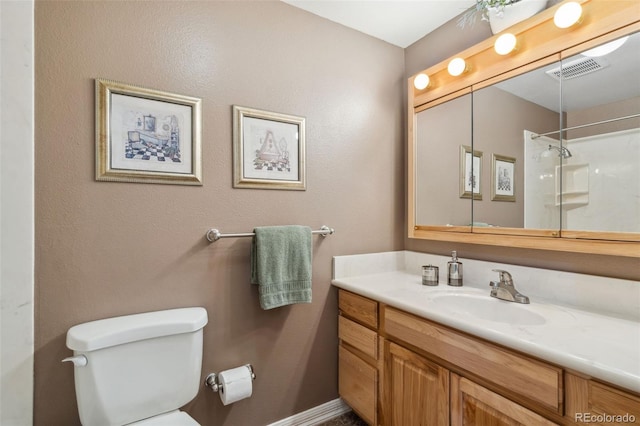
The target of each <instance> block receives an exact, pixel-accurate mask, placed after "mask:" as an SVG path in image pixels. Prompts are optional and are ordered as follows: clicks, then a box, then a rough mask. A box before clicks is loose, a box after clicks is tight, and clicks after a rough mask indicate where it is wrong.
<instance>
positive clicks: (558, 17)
mask: <svg viewBox="0 0 640 426" xmlns="http://www.w3.org/2000/svg"><path fill="white" fill-rule="evenodd" d="M580 17H582V6H581V5H580V3H576V2H575V1H572V2H569V3H565V4H563V5H562V6H560V8H558V10H556V13H555V15H553V23H554V24H556V27H558V28H569V27H570V26H572V25H573V24H575V23H576V22H578V21H579V20H580Z"/></svg>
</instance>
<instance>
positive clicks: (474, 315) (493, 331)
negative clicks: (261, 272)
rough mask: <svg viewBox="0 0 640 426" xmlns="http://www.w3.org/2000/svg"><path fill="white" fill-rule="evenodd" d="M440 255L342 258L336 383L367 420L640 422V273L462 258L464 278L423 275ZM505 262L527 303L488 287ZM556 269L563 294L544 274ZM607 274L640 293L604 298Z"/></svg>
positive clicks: (613, 283)
mask: <svg viewBox="0 0 640 426" xmlns="http://www.w3.org/2000/svg"><path fill="white" fill-rule="evenodd" d="M442 262H446V258H445V257H442V256H434V255H428V254H422V253H413V252H392V253H380V254H372V255H360V256H342V257H336V258H334V280H333V284H334V285H335V286H337V287H339V288H340V289H339V309H340V316H339V320H338V324H339V329H338V334H339V338H340V345H339V393H340V396H341V397H342V398H343V399H344V401H345V402H347V404H349V405H350V406H351V407H352V408H353V409H354V411H356V412H357V413H358V414H359V415H360V416H361V417H362V418H363V419H364V420H365V421H367V422H368V423H369V424H372V425H403V426H404V425H411V424H423V425H447V424H451V425H462V424H474V425H487V424H514V425H515V424H525V425H552V424H560V425H572V424H581V423H591V424H611V423H615V422H616V421H618V422H619V423H623V422H624V423H626V424H640V318H638V316H639V315H640V313H638V312H637V309H638V308H637V306H635V307H634V303H635V304H636V305H637V300H638V297H640V290H639V288H640V283H637V282H633V281H625V280H611V279H607V278H602V277H590V276H585V275H580V274H571V273H561V272H557V271H546V270H540V269H535V268H524V267H518V266H514V265H498V264H493V263H489V262H481V261H464V263H465V268H466V277H465V280H466V281H467V282H465V285H464V287H462V288H454V287H450V286H447V285H446V283H443V282H441V283H440V285H439V286H437V287H428V286H423V285H422V284H421V277H420V273H419V268H420V264H422V263H424V264H426V263H432V264H438V263H442ZM496 267H498V268H500V269H507V270H511V272H512V273H513V275H514V280H515V283H516V286H517V287H518V290H520V291H522V292H523V293H524V294H527V295H528V296H529V297H530V298H531V304H530V305H518V304H515V303H513V302H505V301H501V300H497V299H494V298H491V297H489V293H490V288H489V284H488V283H489V280H490V279H492V278H494V277H493V275H495V273H494V272H491V269H495V268H496ZM550 277H553V279H554V280H555V281H556V282H555V283H554V287H555V288H554V290H551V291H553V292H554V294H553V295H552V296H553V299H554V302H549V301H548V300H545V299H544V298H543V297H542V295H544V291H545V289H544V287H543V286H542V285H540V283H546V284H547V287H548V284H549V282H548V280H549V278H550ZM485 280H486V281H485ZM599 281H603V282H604V281H606V282H607V283H606V284H607V286H608V288H609V290H611V289H612V288H614V287H615V288H616V290H619V291H620V293H622V294H620V295H619V296H618V297H619V298H620V299H623V298H626V299H629V298H635V299H634V300H631V301H627V302H626V303H625V302H621V301H620V300H610V301H603V299H602V297H601V294H600V293H599V291H598V287H599V286H601V285H602V282H599ZM578 287H580V290H581V294H580V295H576V294H574V292H575V290H576V289H577V288H578ZM585 294H587V295H588V294H590V295H591V296H585ZM589 298H594V299H596V300H589ZM612 298H613V299H616V297H615V296H613V297H612ZM597 299H600V303H598V300H597ZM598 305H600V311H594V310H593V309H594V308H595V307H596V306H598Z"/></svg>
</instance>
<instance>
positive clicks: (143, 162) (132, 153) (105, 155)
mask: <svg viewBox="0 0 640 426" xmlns="http://www.w3.org/2000/svg"><path fill="white" fill-rule="evenodd" d="M95 90H96V180H99V181H122V182H139V183H164V184H180V185H202V164H201V163H202V160H201V141H200V137H201V136H200V133H201V100H200V99H198V98H193V97H190V96H183V95H177V94H173V93H166V92H160V91H158V90H152V89H146V88H142V87H137V86H131V85H128V84H124V83H118V82H114V81H109V80H100V79H97V80H96V84H95Z"/></svg>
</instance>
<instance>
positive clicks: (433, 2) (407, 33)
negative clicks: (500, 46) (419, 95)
mask: <svg viewBox="0 0 640 426" xmlns="http://www.w3.org/2000/svg"><path fill="white" fill-rule="evenodd" d="M282 1H283V2H285V3H288V4H290V5H292V6H295V7H298V8H300V9H304V10H306V11H308V12H311V13H313V14H315V15H318V16H321V17H323V18H326V19H329V20H331V21H333V22H337V23H339V24H342V25H345V26H347V27H350V28H353V29H355V30H358V31H360V32H363V33H365V34H368V35H370V36H373V37H376V38H379V39H381V40H384V41H386V42H388V43H391V44H394V45H396V46H399V47H402V48H405V47H407V46H409V45H411V44H413V43H414V42H416V41H417V40H419V39H421V38H422V37H424V36H425V35H427V34H429V33H430V32H431V31H433V30H435V29H436V28H438V27H439V26H441V25H442V24H444V23H445V22H447V21H449V20H451V19H452V18H455V17H456V16H457V15H459V14H461V13H463V12H464V11H465V10H467V9H468V8H469V7H471V6H473V5H474V4H475V0H282Z"/></svg>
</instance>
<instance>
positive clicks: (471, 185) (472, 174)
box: [460, 145, 482, 200]
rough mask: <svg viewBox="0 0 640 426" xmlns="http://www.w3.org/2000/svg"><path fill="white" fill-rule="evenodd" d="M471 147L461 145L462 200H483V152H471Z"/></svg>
mask: <svg viewBox="0 0 640 426" xmlns="http://www.w3.org/2000/svg"><path fill="white" fill-rule="evenodd" d="M471 151H472V150H471V147H470V146H467V145H460V198H471V194H473V199H474V200H482V189H481V188H482V186H481V185H480V176H482V151H477V150H474V151H473V155H472V152H471Z"/></svg>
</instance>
